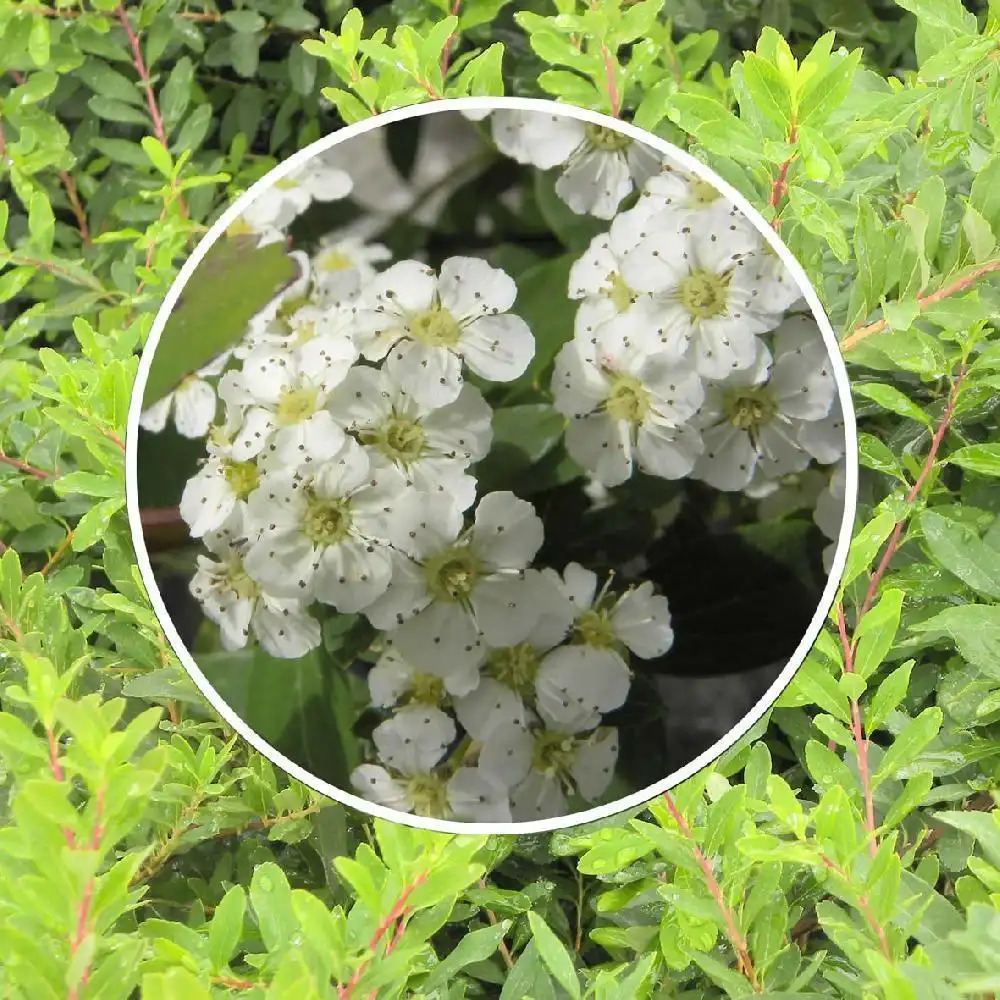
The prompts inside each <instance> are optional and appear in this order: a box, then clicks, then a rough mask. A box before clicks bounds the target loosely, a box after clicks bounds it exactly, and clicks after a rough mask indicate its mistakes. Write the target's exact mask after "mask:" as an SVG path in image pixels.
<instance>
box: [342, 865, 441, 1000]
mask: <svg viewBox="0 0 1000 1000" xmlns="http://www.w3.org/2000/svg"><path fill="white" fill-rule="evenodd" d="M429 874H430V872H429V871H425V872H421V873H420V874H419V875H418V876H417V877H416V878H415V879H414V880H413V881H412V882H411V883H410V884H409V885H407V886H404V887H403V891H402V892H401V893H400V894H399V899H397V900H396V902H395V903H394V904H393V907H392V909H391V910H390V911H389V912H388V913H387V914H386V916H385V917H384V918H383V919H382V922H381V923H380V924H379V925H378V927H376V928H375V933H374V934H373V935H372V939H371V941H369V942H368V949H367V950H368V951H370V952H372V953H373V954H372V958H367V959H365V960H364V961H363V962H362V963H361V964H360V965H359V966H358V967H357V968H356V969H355V970H354V974H353V975H352V976H351V978H350V979H349V980H348V981H347V983H346V984H345V985H344V986H338V987H337V997H338V1000H350V997H351V996H352V995H353V993H354V990H355V989H356V988H357V985H358V983H359V982H360V981H361V978H362V976H364V974H365V972H367V971H368V967H369V966H370V965H371V963H372V959H373V958H374V952H375V949H376V948H377V947H378V946H379V944H380V943H381V941H382V939H383V938H384V937H385V936H386V933H387V932H388V931H389V930H390V929H393V928H394V927H395V925H396V923H397V921H402V920H405V919H406V916H407V914H408V912H409V908H408V907H407V905H406V901H407V900H408V899H409V898H410V896H411V895H412V894H413V892H414V890H415V889H416V888H417V886H419V885H421V884H422V883H423V882H425V881H426V880H427V876H428V875H429ZM389 943H390V945H391V946H395V940H394V937H390V939H389Z"/></svg>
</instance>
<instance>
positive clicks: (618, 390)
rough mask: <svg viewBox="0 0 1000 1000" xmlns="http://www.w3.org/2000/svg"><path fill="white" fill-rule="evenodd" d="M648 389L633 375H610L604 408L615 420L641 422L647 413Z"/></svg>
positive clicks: (648, 405)
mask: <svg viewBox="0 0 1000 1000" xmlns="http://www.w3.org/2000/svg"><path fill="white" fill-rule="evenodd" d="M649 407H650V403H649V391H648V390H647V389H646V387H645V386H644V385H643V384H642V383H641V382H640V381H639V379H637V378H636V377H635V376H634V375H624V374H614V375H612V376H611V392H610V393H609V394H608V398H607V399H606V400H605V402H604V408H605V409H606V410H607V412H608V413H609V414H610V415H611V416H612V417H613V418H614V419H615V420H624V421H626V422H627V423H629V424H641V423H642V421H643V420H644V419H645V418H646V414H647V413H649Z"/></svg>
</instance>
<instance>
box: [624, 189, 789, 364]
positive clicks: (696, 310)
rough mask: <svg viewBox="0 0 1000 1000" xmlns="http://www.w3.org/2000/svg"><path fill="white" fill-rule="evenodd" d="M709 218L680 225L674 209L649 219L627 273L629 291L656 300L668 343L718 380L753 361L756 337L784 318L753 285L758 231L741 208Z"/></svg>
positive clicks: (629, 258) (628, 260)
mask: <svg viewBox="0 0 1000 1000" xmlns="http://www.w3.org/2000/svg"><path fill="white" fill-rule="evenodd" d="M711 221H712V224H706V225H704V226H702V225H698V226H695V225H687V224H681V225H678V223H677V220H676V219H675V217H674V216H673V215H672V213H671V212H669V211H664V212H659V213H657V214H655V215H652V216H650V218H649V219H648V220H647V222H646V226H645V231H644V235H643V236H642V237H641V238H640V239H639V240H638V242H637V243H636V245H635V247H634V248H633V249H632V251H631V252H630V253H629V254H628V255H627V256H626V257H625V259H624V260H623V262H622V271H621V273H622V278H623V279H624V281H625V282H626V284H627V285H628V286H629V287H630V288H632V289H635V290H636V291H638V292H647V293H650V294H652V295H654V296H655V297H656V300H657V306H658V314H659V316H660V327H661V329H662V330H664V331H665V340H664V348H665V349H666V350H668V351H670V352H671V354H672V355H674V356H685V355H687V356H689V357H690V358H691V359H692V361H693V362H694V364H695V367H696V368H697V370H698V372H699V373H700V374H701V375H703V376H704V377H705V378H711V379H718V378H724V377H725V376H727V375H728V374H730V372H733V371H738V370H742V369H746V368H748V367H750V365H752V364H753V363H754V362H755V360H756V358H757V346H758V336H759V335H760V334H762V333H765V332H767V331H769V330H772V329H774V327H776V326H777V325H778V323H779V322H780V316H779V315H778V314H776V313H775V312H774V311H772V305H771V303H770V302H768V301H765V300H763V299H762V298H761V296H760V292H759V289H758V288H757V287H756V284H755V279H756V274H757V268H756V267H755V265H754V264H753V263H751V261H752V260H753V258H752V256H751V254H752V253H753V251H754V250H756V249H757V248H758V247H759V245H760V243H761V237H760V234H759V233H757V232H756V231H755V230H753V229H751V228H750V227H748V226H747V225H746V223H745V220H744V219H743V217H742V216H741V215H740V214H739V213H738V212H737V211H736V210H735V209H733V210H731V211H730V212H727V213H725V214H723V215H720V216H718V217H716V216H713V217H712V220H711Z"/></svg>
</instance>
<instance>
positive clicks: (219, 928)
mask: <svg viewBox="0 0 1000 1000" xmlns="http://www.w3.org/2000/svg"><path fill="white" fill-rule="evenodd" d="M246 908H247V898H246V892H245V891H244V889H243V886H241V885H234V886H232V887H231V888H230V889H229V891H228V892H227V893H226V894H225V896H223V897H222V901H221V902H220V903H219V905H218V906H217V907H216V908H215V912H214V913H213V914H212V922H211V923H210V924H209V926H208V954H209V958H210V959H211V962H212V971H213V972H216V973H218V972H222V971H223V970H224V969H225V968H226V966H227V964H228V963H229V960H230V959H231V958H232V957H233V954H234V953H235V951H236V946H237V945H238V944H239V943H240V938H241V937H242V936H243V917H244V915H245V914H246Z"/></svg>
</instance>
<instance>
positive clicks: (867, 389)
mask: <svg viewBox="0 0 1000 1000" xmlns="http://www.w3.org/2000/svg"><path fill="white" fill-rule="evenodd" d="M914 304H915V303H914ZM907 326H909V324H907ZM852 391H853V393H854V395H855V396H861V397H863V398H864V399H870V400H872V402H874V403H878V405H879V406H881V407H882V409H883V410H888V411H889V412H890V413H898V414H899V415H900V416H901V417H906V418H907V419H909V420H915V421H916V422H917V423H919V424H923V425H924V426H925V427H927V428H928V429H930V430H934V421H933V420H931V418H930V417H929V416H928V415H927V414H926V413H925V412H924V411H923V410H922V409H921V408H920V407H919V406H917V404H916V403H914V402H913V401H912V400H911V399H910V398H909V397H908V396H906V395H904V394H903V393H901V392H900V391H899V390H898V389H897V388H896V387H895V386H892V385H883V384H882V383H880V382H862V383H860V384H858V385H854V386H853V387H852Z"/></svg>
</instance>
